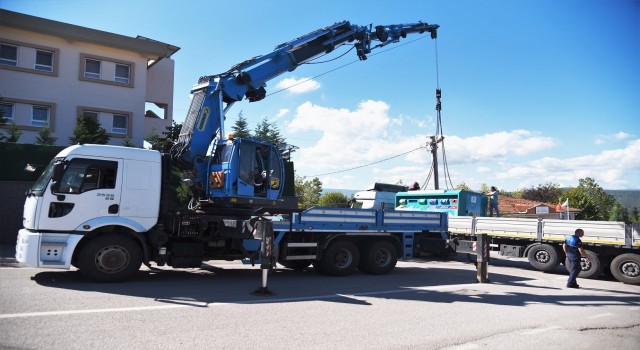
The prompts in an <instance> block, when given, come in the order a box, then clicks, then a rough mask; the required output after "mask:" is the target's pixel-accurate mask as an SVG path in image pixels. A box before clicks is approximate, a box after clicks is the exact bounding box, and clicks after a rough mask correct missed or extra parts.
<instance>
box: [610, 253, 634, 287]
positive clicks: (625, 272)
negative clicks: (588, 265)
mask: <svg viewBox="0 0 640 350" xmlns="http://www.w3.org/2000/svg"><path fill="white" fill-rule="evenodd" d="M611 274H613V277H615V279H617V280H618V281H620V282H622V283H627V284H640V255H638V254H633V253H627V254H622V255H618V256H616V257H615V258H614V259H613V261H611Z"/></svg>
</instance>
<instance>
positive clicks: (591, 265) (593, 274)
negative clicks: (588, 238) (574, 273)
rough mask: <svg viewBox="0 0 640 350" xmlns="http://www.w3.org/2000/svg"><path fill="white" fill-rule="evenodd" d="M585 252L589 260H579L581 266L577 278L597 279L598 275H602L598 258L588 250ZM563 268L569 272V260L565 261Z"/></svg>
mask: <svg viewBox="0 0 640 350" xmlns="http://www.w3.org/2000/svg"><path fill="white" fill-rule="evenodd" d="M585 252H586V253H587V258H589V260H587V259H585V258H581V259H580V265H582V271H580V273H579V274H578V277H580V278H597V277H598V276H600V274H602V263H601V262H600V259H599V258H598V254H596V253H594V252H592V251H590V250H586V251H585ZM564 266H565V267H566V268H567V271H568V272H571V264H570V263H569V258H566V259H565V262H564Z"/></svg>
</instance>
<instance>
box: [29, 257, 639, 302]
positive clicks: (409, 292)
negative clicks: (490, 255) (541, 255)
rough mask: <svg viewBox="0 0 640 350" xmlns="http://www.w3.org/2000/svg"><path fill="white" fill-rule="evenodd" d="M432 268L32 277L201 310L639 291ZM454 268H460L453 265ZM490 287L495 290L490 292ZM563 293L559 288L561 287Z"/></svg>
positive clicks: (584, 298) (578, 298) (569, 297)
mask: <svg viewBox="0 0 640 350" xmlns="http://www.w3.org/2000/svg"><path fill="white" fill-rule="evenodd" d="M451 266H452V265H451V264H447V263H445V262H443V263H435V264H433V262H432V264H431V265H429V266H428V267H427V266H425V267H401V266H398V267H396V269H395V270H394V271H393V272H392V273H390V274H388V275H384V276H376V275H368V274H361V273H356V274H353V275H351V276H349V277H346V278H339V277H329V276H324V275H319V274H317V273H315V272H314V271H313V269H310V271H294V270H289V269H281V268H279V269H276V270H274V271H272V272H271V273H270V274H269V288H270V290H272V291H273V292H274V293H275V294H274V295H271V296H256V295H252V294H251V293H252V292H253V291H255V290H256V289H257V288H258V287H259V286H260V283H261V271H260V270H258V269H236V268H233V269H223V268H217V267H213V266H208V265H206V264H205V265H203V268H202V269H189V270H186V269H185V270H162V271H161V272H154V271H148V270H142V271H139V272H138V274H137V275H136V276H135V278H134V280H132V281H130V282H125V283H115V284H102V283H90V282H87V280H86V279H84V278H83V277H82V275H81V274H80V272H79V271H55V272H54V271H46V272H39V273H37V274H35V276H34V277H32V279H33V280H34V281H35V282H36V283H38V284H39V285H41V286H44V287H49V288H61V289H67V290H76V291H88V292H98V293H106V294H116V295H125V296H133V297H139V298H147V299H151V300H154V301H157V302H161V303H167V304H184V305H187V306H193V307H207V306H209V305H211V304H216V303H232V304H233V303H235V304H253V303H279V302H288V303H290V302H296V301H319V300H321V301H325V302H327V301H328V302H334V303H345V304H354V305H363V306H365V305H370V303H369V302H368V301H366V300H363V299H365V297H366V299H368V300H369V299H370V298H384V299H398V300H411V301H420V302H427V303H450V304H453V303H460V302H464V303H483V304H493V305H505V306H526V305H530V304H538V303H543V304H556V305H565V306H566V305H576V306H587V305H590V306H607V305H621V304H627V305H640V290H638V292H628V291H627V292H622V291H618V290H616V289H614V288H615V285H617V284H615V285H612V289H607V290H603V289H599V290H598V291H599V292H606V293H607V294H608V295H604V296H603V295H597V296H595V295H589V293H585V292H588V291H589V289H586V290H585V289H583V290H580V291H575V290H572V291H571V292H570V293H566V292H565V291H567V290H566V289H564V288H563V287H564V283H563V282H564V281H558V283H557V285H554V286H532V285H530V284H527V282H528V281H531V280H532V279H530V278H525V277H519V276H512V275H506V274H497V273H492V274H490V279H491V283H490V284H489V285H483V287H482V288H480V286H479V285H477V284H474V283H473V282H475V280H476V273H475V270H473V269H469V268H465V269H460V268H451ZM458 266H459V265H458ZM492 287H495V288H492ZM560 289H564V291H562V290H560Z"/></svg>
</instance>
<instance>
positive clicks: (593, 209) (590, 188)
mask: <svg viewBox="0 0 640 350" xmlns="http://www.w3.org/2000/svg"><path fill="white" fill-rule="evenodd" d="M564 198H567V199H569V205H570V206H571V207H575V208H579V209H580V213H578V214H577V215H576V219H578V220H595V221H606V220H608V219H609V214H610V211H611V208H612V207H613V206H614V205H615V204H616V200H615V198H614V197H613V196H612V195H610V194H607V193H606V192H604V190H603V189H602V188H601V187H600V186H599V185H598V184H597V183H596V182H595V180H594V179H592V178H590V177H586V178H584V179H580V180H579V184H578V187H575V188H571V189H569V190H567V191H566V192H565V193H563V194H562V198H561V200H562V199H564Z"/></svg>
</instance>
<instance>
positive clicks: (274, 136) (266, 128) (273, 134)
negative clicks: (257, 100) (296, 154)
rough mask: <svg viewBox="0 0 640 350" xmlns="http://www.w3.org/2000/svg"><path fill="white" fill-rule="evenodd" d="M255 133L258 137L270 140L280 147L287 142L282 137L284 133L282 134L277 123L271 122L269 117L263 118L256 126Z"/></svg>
mask: <svg viewBox="0 0 640 350" xmlns="http://www.w3.org/2000/svg"><path fill="white" fill-rule="evenodd" d="M254 134H255V136H256V138H258V139H260V140H263V141H269V142H271V143H273V144H274V145H276V146H278V148H280V147H282V146H284V145H285V144H286V140H285V138H284V137H282V134H280V130H279V129H278V126H277V125H276V123H269V121H268V120H267V117H264V118H262V121H261V122H260V123H259V124H258V126H256V129H255V133H254Z"/></svg>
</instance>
